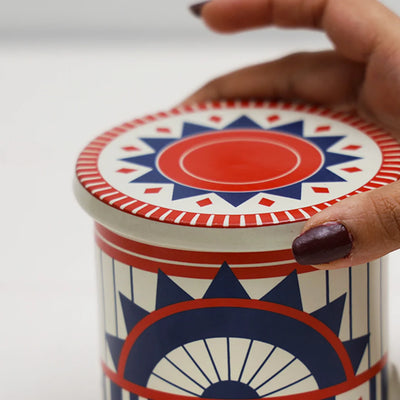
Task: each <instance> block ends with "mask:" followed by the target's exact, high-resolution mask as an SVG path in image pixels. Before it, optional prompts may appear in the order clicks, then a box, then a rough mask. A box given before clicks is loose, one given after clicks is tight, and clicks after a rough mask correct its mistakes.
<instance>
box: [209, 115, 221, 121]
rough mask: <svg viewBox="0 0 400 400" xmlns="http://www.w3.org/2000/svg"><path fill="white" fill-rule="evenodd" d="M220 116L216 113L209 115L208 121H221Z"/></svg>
mask: <svg viewBox="0 0 400 400" xmlns="http://www.w3.org/2000/svg"><path fill="white" fill-rule="evenodd" d="M221 120H222V118H221V117H219V116H218V115H213V116H212V117H210V121H212V122H221Z"/></svg>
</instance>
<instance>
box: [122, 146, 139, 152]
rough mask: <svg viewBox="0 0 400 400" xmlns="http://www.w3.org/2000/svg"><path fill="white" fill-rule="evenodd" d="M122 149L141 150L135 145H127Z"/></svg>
mask: <svg viewBox="0 0 400 400" xmlns="http://www.w3.org/2000/svg"><path fill="white" fill-rule="evenodd" d="M122 150H125V151H136V150H139V149H138V148H137V147H135V146H125V147H123V148H122Z"/></svg>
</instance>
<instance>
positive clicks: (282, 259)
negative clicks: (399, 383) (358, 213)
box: [75, 101, 400, 400]
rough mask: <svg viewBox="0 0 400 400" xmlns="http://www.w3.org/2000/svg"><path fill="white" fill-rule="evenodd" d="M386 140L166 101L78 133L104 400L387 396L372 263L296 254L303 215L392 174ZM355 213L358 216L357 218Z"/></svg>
mask: <svg viewBox="0 0 400 400" xmlns="http://www.w3.org/2000/svg"><path fill="white" fill-rule="evenodd" d="M399 156H400V146H399V144H398V143H397V142H396V141H395V140H394V139H393V138H391V137H390V136H389V135H388V134H387V133H385V132H383V131H382V130H381V129H379V128H377V127H375V126H372V125H371V124H368V123H366V122H364V121H361V120H360V119H358V118H357V117H354V116H350V115H346V114H342V113H339V112H332V111H329V110H325V109H321V108H317V107H310V106H305V105H298V104H286V103H285V104H284V103H276V102H253V103H252V102H239V101H237V102H221V103H210V104H203V105H198V106H193V107H185V108H178V109H173V110H171V111H169V112H165V113H159V114H155V115H151V116H147V117H144V118H142V119H135V120H133V121H131V122H128V123H126V124H124V125H121V126H119V127H117V128H114V129H112V130H110V131H108V132H106V133H104V134H103V135H101V136H99V137H98V138H96V139H95V140H93V142H91V143H90V144H89V145H88V146H87V147H86V148H85V149H84V150H83V152H82V153H81V155H80V157H79V160H78V162H77V167H76V182H75V192H76V195H77V198H78V200H79V202H80V204H81V205H82V206H83V208H84V209H85V210H86V211H87V212H88V213H89V214H90V215H91V216H92V217H93V218H94V220H95V221H96V229H95V231H96V232H95V234H96V246H97V247H96V257H97V268H98V280H99V304H100V308H101V321H102V328H103V331H102V332H101V337H102V345H101V348H102V366H103V371H104V393H105V399H107V400H128V399H129V400H139V399H140V400H143V399H151V400H190V399H191V400H193V399H195V398H205V399H259V398H268V399H274V400H278V399H279V400H322V399H337V400H360V399H362V400H387V379H386V371H387V359H388V356H387V326H386V313H387V306H386V269H385V267H384V265H383V262H382V260H375V261H372V262H370V263H367V264H364V265H358V266H354V267H352V268H349V269H341V270H334V271H322V270H316V269H314V268H313V267H311V266H302V265H299V264H297V263H296V262H295V260H294V259H293V256H292V252H291V243H292V241H293V239H294V238H295V237H296V236H297V235H298V234H299V233H300V232H301V229H302V227H303V225H304V221H305V220H307V219H308V218H309V217H310V216H312V215H313V214H315V213H317V212H319V211H320V210H323V209H324V208H326V207H329V206H330V205H332V204H335V203H336V202H338V201H341V200H342V199H344V198H346V197H348V196H351V195H354V194H357V193H361V192H365V191H368V190H371V189H375V188H378V187H380V186H383V185H386V184H389V183H391V182H394V181H396V180H398V179H399V176H400V161H399ZM366 218H368V216H367V215H366Z"/></svg>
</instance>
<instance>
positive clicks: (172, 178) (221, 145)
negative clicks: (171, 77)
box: [76, 101, 400, 228]
mask: <svg viewBox="0 0 400 400" xmlns="http://www.w3.org/2000/svg"><path fill="white" fill-rule="evenodd" d="M399 156H400V146H399V144H398V143H397V142H396V141H395V140H394V139H393V138H392V137H391V136H390V135H389V134H387V133H386V132H384V131H382V130H381V129H379V128H377V127H376V126H373V125H371V124H369V123H366V122H365V121H362V120H360V119H359V118H358V117H356V116H354V115H348V114H344V113H341V112H333V111H330V110H327V109H322V108H319V107H311V106H306V105H300V104H287V103H278V102H243V101H242V102H241V101H236V102H233V101H232V102H213V103H208V104H202V105H196V106H190V107H182V108H176V109H173V110H171V111H169V112H163V113H158V114H155V115H150V116H147V117H144V118H141V119H135V120H133V121H131V122H128V123H126V124H123V125H121V126H119V127H117V128H114V129H112V130H110V131H108V132H105V133H104V134H103V135H101V136H99V137H97V138H96V139H95V140H93V141H92V142H91V143H90V144H89V145H88V146H87V147H86V148H85V149H84V150H83V151H82V153H81V154H80V156H79V159H78V162H77V167H76V176H77V179H78V181H79V183H80V185H78V186H79V190H81V191H82V190H83V191H84V192H85V193H87V194H89V195H90V198H91V199H93V201H92V202H90V201H89V202H88V201H85V202H84V203H85V204H84V207H85V208H86V209H87V211H88V212H89V213H90V212H91V210H90V208H91V207H96V204H97V203H98V202H101V203H103V205H107V207H106V208H104V207H103V208H102V215H104V217H105V218H106V219H107V216H106V214H107V212H108V211H107V210H112V213H114V214H113V215H115V211H116V210H118V212H119V213H120V214H122V215H123V217H124V218H136V219H137V217H142V218H144V219H149V220H153V221H158V222H162V223H174V224H177V225H184V226H193V227H211V228H240V227H257V226H270V225H280V224H286V223H292V222H300V221H304V220H305V219H308V218H309V217H310V216H312V215H313V214H315V213H317V212H319V211H320V210H322V209H324V208H326V207H328V206H330V205H332V204H334V203H335V202H337V201H340V200H341V199H343V198H345V197H348V196H350V195H353V194H356V193H360V192H364V191H368V190H370V189H374V188H377V187H380V186H383V185H386V184H388V183H391V182H393V181H396V180H398V179H399V176H400V158H399ZM78 197H79V196H78ZM110 212H111V211H110ZM101 218H102V217H101V216H100V217H99V219H100V222H102V221H101Z"/></svg>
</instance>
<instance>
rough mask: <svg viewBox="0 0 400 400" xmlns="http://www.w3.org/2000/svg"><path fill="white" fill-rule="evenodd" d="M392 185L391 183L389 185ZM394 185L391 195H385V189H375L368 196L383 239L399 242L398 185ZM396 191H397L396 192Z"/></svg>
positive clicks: (399, 186)
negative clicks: (393, 191) (394, 188)
mask: <svg viewBox="0 0 400 400" xmlns="http://www.w3.org/2000/svg"><path fill="white" fill-rule="evenodd" d="M390 186H392V185H390ZM393 186H396V189H397V190H396V191H395V193H393V195H390V196H387V194H386V192H387V190H385V191H382V193H380V191H378V190H377V191H375V193H373V192H371V193H373V195H371V196H370V203H371V208H372V211H373V212H374V213H375V215H376V216H377V218H378V221H377V223H378V224H379V225H380V228H381V231H382V233H383V235H384V239H385V240H386V241H388V242H391V243H399V242H400V190H399V189H400V185H399V184H393ZM396 192H397V193H396Z"/></svg>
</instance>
